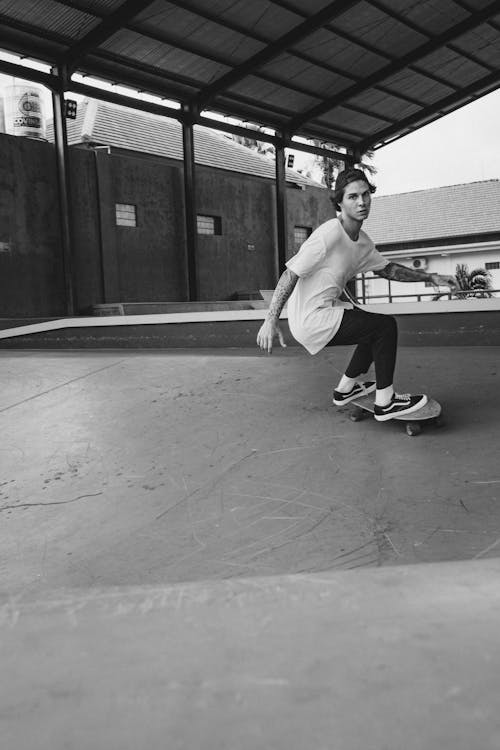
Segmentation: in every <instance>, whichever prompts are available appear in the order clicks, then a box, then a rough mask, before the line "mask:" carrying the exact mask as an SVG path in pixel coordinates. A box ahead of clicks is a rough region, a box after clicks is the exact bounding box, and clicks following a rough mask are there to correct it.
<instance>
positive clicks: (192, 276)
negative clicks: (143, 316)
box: [182, 105, 198, 302]
mask: <svg viewBox="0 0 500 750" xmlns="http://www.w3.org/2000/svg"><path fill="white" fill-rule="evenodd" d="M182 143H183V147H184V211H185V221H186V282H187V299H188V302H195V301H196V300H197V299H198V281H197V273H196V257H197V247H198V229H197V215H196V214H197V212H196V169H195V161H194V133H193V117H192V110H190V109H189V108H188V107H187V106H186V105H184V122H183V123H182Z"/></svg>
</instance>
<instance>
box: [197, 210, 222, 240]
mask: <svg viewBox="0 0 500 750" xmlns="http://www.w3.org/2000/svg"><path fill="white" fill-rule="evenodd" d="M196 221H197V226H198V234H204V235H211V234H222V221H221V218H220V216H203V215H201V214H199V215H198V216H197V217H196Z"/></svg>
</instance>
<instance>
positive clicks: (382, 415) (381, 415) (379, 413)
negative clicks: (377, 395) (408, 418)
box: [373, 393, 427, 422]
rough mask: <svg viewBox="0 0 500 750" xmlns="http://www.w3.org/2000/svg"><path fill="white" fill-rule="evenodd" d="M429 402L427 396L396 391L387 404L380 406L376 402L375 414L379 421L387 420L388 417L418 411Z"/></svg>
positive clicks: (391, 417)
mask: <svg viewBox="0 0 500 750" xmlns="http://www.w3.org/2000/svg"><path fill="white" fill-rule="evenodd" d="M426 403H427V396H426V395H425V394H421V395H419V396H410V394H409V393H395V394H394V396H393V397H392V399H391V401H390V402H389V403H388V404H387V406H378V405H377V404H375V407H374V414H373V416H374V417H375V419H376V420H377V421H378V422H385V421H386V420H387V419H394V417H399V416H400V415H403V414H411V413H412V412H413V411H418V410H419V409H421V408H422V406H425V405H426Z"/></svg>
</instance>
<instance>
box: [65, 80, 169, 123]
mask: <svg viewBox="0 0 500 750" xmlns="http://www.w3.org/2000/svg"><path fill="white" fill-rule="evenodd" d="M68 91H72V92H73V93H75V94H81V95H82V96H88V97H90V99H98V100H99V101H102V102H111V103H113V104H119V105H120V106H123V107H129V108H130V109H138V110H140V111H141V112H149V113H150V114H152V115H163V116H164V117H172V118H174V119H175V120H180V121H182V120H183V118H184V115H183V113H182V110H180V109H174V107H167V106H163V104H155V103H154V102H148V101H144V100H142V99H135V98H134V97H132V96H126V95H125V94H117V93H116V92H114V91H108V90H107V89H98V88H97V87H96V86H89V85H88V84H86V83H77V81H70V82H69V83H68Z"/></svg>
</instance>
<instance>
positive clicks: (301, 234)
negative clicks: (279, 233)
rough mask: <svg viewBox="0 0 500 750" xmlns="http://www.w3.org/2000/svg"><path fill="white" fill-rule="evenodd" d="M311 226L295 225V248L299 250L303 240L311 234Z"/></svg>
mask: <svg viewBox="0 0 500 750" xmlns="http://www.w3.org/2000/svg"><path fill="white" fill-rule="evenodd" d="M311 232H312V229H311V227H294V228H293V244H294V246H295V249H296V250H298V249H299V247H300V246H301V245H302V243H303V242H305V241H306V240H307V238H308V237H309V235H310V234H311Z"/></svg>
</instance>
